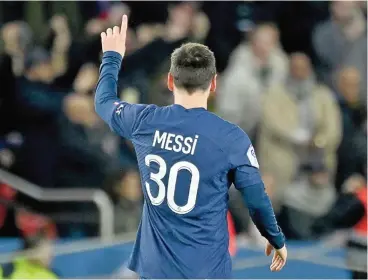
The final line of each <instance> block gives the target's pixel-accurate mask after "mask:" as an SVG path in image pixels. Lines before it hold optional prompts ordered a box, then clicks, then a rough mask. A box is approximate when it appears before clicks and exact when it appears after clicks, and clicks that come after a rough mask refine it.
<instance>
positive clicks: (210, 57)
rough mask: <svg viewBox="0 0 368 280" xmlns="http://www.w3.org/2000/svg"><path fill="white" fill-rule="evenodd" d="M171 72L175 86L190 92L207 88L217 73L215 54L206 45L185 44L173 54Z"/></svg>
mask: <svg viewBox="0 0 368 280" xmlns="http://www.w3.org/2000/svg"><path fill="white" fill-rule="evenodd" d="M170 73H171V75H172V76H173V78H174V84H175V86H176V87H178V88H183V89H185V90H186V91H188V93H193V92H194V91H196V90H206V89H208V87H209V86H210V84H211V80H212V79H213V77H214V76H215V75H216V60H215V56H214V54H213V52H212V51H211V50H210V49H209V48H208V47H207V46H205V45H202V44H198V43H187V44H184V45H182V46H181V47H180V48H178V49H176V50H174V52H173V53H172V55H171V67H170Z"/></svg>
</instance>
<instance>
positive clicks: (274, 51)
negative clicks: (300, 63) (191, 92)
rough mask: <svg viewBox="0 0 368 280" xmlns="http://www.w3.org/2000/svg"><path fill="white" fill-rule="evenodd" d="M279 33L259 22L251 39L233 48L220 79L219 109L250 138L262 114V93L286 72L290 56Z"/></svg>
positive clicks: (281, 81)
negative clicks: (285, 51)
mask: <svg viewBox="0 0 368 280" xmlns="http://www.w3.org/2000/svg"><path fill="white" fill-rule="evenodd" d="M278 37H279V35H278V30H277V28H276V27H275V26H273V25H269V24H267V25H260V26H258V27H257V28H256V29H255V31H254V34H253V35H252V37H251V41H250V43H244V44H241V45H239V46H238V47H237V48H236V49H235V50H234V52H233V53H232V55H231V57H230V61H229V66H228V68H227V70H226V71H225V72H224V73H223V76H222V81H220V83H219V86H220V88H219V90H218V92H219V93H218V96H217V112H218V113H219V114H220V115H221V116H223V117H224V118H225V119H227V120H229V121H231V122H234V123H236V124H238V125H239V126H240V127H241V128H242V129H243V130H245V131H246V132H247V133H248V134H249V135H250V137H251V138H254V137H255V131H256V127H257V124H258V123H259V119H260V116H261V111H262V107H261V103H262V98H263V94H264V93H266V92H267V90H268V88H270V87H273V86H275V85H277V84H279V83H283V82H284V81H285V79H286V76H287V57H286V55H285V54H284V53H283V51H282V50H281V48H280V46H279V38H278Z"/></svg>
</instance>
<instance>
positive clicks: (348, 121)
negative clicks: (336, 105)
mask: <svg viewBox="0 0 368 280" xmlns="http://www.w3.org/2000/svg"><path fill="white" fill-rule="evenodd" d="M361 84H362V81H361V75H360V73H359V71H358V70H357V69H356V68H352V67H347V68H344V69H342V70H341V71H340V72H339V73H338V95H339V101H340V109H341V115H342V127H343V137H342V141H341V144H340V147H339V149H338V166H337V173H336V188H337V190H338V191H340V188H341V185H342V184H343V182H344V181H345V180H346V179H347V178H349V177H350V176H351V175H353V174H354V173H361V174H364V166H365V163H366V162H367V128H366V127H367V123H366V121H367V112H366V110H365V108H364V107H365V106H364V105H363V104H362V103H361V102H360V98H359V92H360V89H361Z"/></svg>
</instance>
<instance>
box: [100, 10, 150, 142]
mask: <svg viewBox="0 0 368 280" xmlns="http://www.w3.org/2000/svg"><path fill="white" fill-rule="evenodd" d="M127 28H128V18H127V16H125V15H124V16H123V19H122V23H121V27H120V28H119V27H118V26H114V28H112V29H111V28H108V29H107V30H106V32H102V33H101V44H102V51H103V57H102V63H101V66H100V77H99V80H98V83H97V87H96V95H95V109H96V112H97V114H98V115H99V116H100V117H101V118H102V119H103V120H104V121H105V122H106V123H107V124H108V125H109V126H110V128H111V129H112V130H114V131H115V132H116V133H118V134H120V135H121V136H123V137H126V138H128V139H129V138H131V136H132V133H133V128H134V125H135V124H136V123H137V119H138V117H139V115H140V114H141V112H142V111H143V109H144V108H145V107H146V106H145V105H135V104H129V103H127V102H124V101H121V100H119V99H118V97H117V90H118V74H119V71H120V67H121V63H122V60H123V57H124V54H125V41H126V32H127Z"/></svg>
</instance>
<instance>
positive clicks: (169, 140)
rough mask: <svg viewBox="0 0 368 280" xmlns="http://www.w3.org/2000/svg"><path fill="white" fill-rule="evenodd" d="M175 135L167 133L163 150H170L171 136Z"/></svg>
mask: <svg viewBox="0 0 368 280" xmlns="http://www.w3.org/2000/svg"><path fill="white" fill-rule="evenodd" d="M173 137H175V134H172V133H169V134H168V136H167V139H166V145H165V150H168V151H171V150H172V148H171V147H170V146H169V145H171V144H172V142H173V141H172V138H173Z"/></svg>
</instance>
